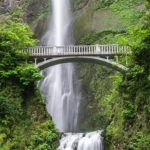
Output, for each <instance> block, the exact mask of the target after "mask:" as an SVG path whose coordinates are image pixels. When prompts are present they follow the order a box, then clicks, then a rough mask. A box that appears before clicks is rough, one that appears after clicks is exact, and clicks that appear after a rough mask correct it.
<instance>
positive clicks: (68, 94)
mask: <svg viewBox="0 0 150 150" xmlns="http://www.w3.org/2000/svg"><path fill="white" fill-rule="evenodd" d="M70 24H71V11H70V3H69V0H52V17H51V20H50V23H49V29H48V31H47V32H46V34H45V35H44V36H43V38H42V41H44V42H45V41H46V44H47V45H53V46H56V45H57V46H60V45H67V44H71V43H72V42H71V38H70V35H69V33H70V32H69V30H70ZM42 74H44V75H45V79H44V80H43V81H42V82H41V83H40V89H41V90H42V91H44V93H45V95H46V99H47V101H48V103H47V110H48V112H49V113H50V114H51V116H52V118H53V120H54V122H55V124H56V127H57V128H58V129H59V130H60V131H61V132H68V131H75V128H76V125H77V119H78V108H79V104H80V97H81V94H80V90H79V89H80V88H79V86H78V87H77V88H76V89H75V87H74V84H76V83H74V82H75V81H73V78H75V77H73V75H74V65H73V64H71V63H68V64H62V65H57V66H54V67H50V68H48V69H46V70H44V71H42ZM76 85H78V84H76Z"/></svg>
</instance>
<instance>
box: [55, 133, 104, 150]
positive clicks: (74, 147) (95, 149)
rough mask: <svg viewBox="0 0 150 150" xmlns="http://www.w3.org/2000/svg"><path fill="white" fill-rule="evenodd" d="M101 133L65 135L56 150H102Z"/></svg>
mask: <svg viewBox="0 0 150 150" xmlns="http://www.w3.org/2000/svg"><path fill="white" fill-rule="evenodd" d="M101 132H102V131H95V132H90V133H75V134H73V133H65V134H63V136H62V138H61V140H60V146H59V147H58V148H57V150H103V143H102V141H103V138H102V137H101Z"/></svg>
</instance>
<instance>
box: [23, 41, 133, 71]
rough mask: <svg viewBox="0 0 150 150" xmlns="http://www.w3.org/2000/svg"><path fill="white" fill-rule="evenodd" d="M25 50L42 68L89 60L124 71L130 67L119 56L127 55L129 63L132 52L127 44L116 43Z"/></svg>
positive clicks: (36, 64) (88, 61)
mask: <svg viewBox="0 0 150 150" xmlns="http://www.w3.org/2000/svg"><path fill="white" fill-rule="evenodd" d="M23 52H24V53H29V54H30V59H34V62H35V66H36V67H38V68H39V69H40V70H43V69H45V68H47V67H49V66H53V65H57V64H62V63H69V62H87V63H96V64H100V65H104V66H108V67H110V68H113V69H115V70H117V71H119V72H122V73H125V71H126V70H127V69H128V68H127V67H125V65H121V64H119V63H118V62H119V56H121V55H125V59H126V62H125V64H127V56H128V54H129V53H131V51H130V50H129V48H128V47H127V46H118V45H115V44H109V45H98V44H97V45H67V46H37V47H29V48H27V49H26V50H24V51H23ZM112 59H113V61H112Z"/></svg>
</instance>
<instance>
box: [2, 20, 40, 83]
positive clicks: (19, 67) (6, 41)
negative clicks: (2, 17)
mask: <svg viewBox="0 0 150 150" xmlns="http://www.w3.org/2000/svg"><path fill="white" fill-rule="evenodd" d="M21 21H22V20H20V19H15V20H14V21H12V20H7V22H1V23H0V75H1V76H0V79H1V84H4V83H5V82H6V80H9V79H10V80H12V79H13V80H14V81H15V80H16V81H17V82H18V79H20V81H21V82H23V84H24V85H27V84H29V83H30V82H32V81H33V80H34V81H36V80H39V79H41V76H40V74H38V71H39V70H38V69H36V68H34V67H33V66H31V65H28V64H25V60H26V59H27V58H28V54H23V53H22V50H24V49H26V48H27V47H30V46H34V45H35V43H36V42H37V40H34V39H32V38H31V37H32V36H33V33H32V32H31V31H30V29H29V26H28V25H27V24H24V23H22V22H21ZM25 80H26V81H25Z"/></svg>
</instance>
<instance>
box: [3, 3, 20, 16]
mask: <svg viewBox="0 0 150 150" xmlns="http://www.w3.org/2000/svg"><path fill="white" fill-rule="evenodd" d="M20 3H22V0H0V14H5V13H7V12H10V11H12V10H14V9H15V8H16V6H18V5H19V4H20Z"/></svg>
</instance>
